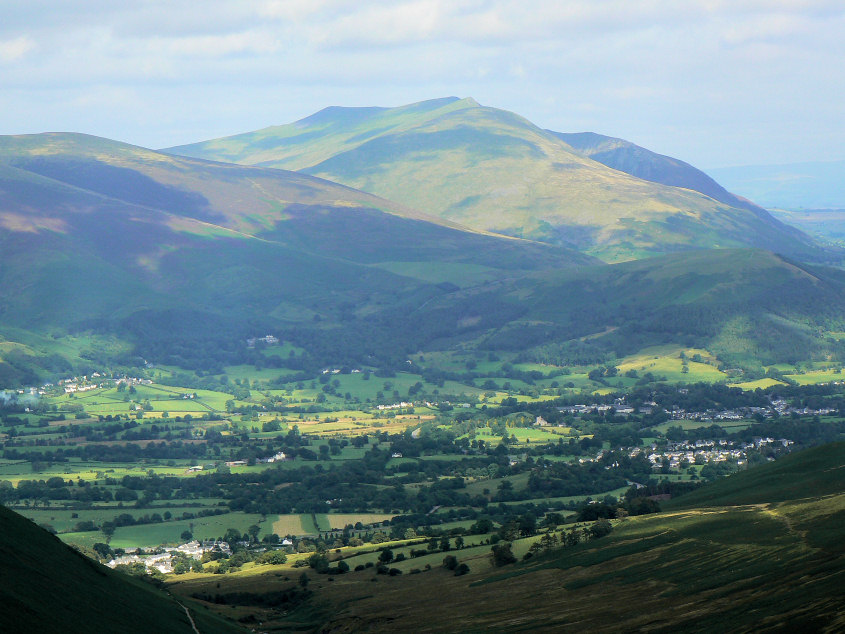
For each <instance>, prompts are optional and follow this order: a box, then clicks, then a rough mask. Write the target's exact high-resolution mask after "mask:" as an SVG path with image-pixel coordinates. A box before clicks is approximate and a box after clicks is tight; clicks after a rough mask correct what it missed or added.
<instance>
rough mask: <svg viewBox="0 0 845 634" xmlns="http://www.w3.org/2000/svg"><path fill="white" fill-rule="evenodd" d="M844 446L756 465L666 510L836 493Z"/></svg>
mask: <svg viewBox="0 0 845 634" xmlns="http://www.w3.org/2000/svg"><path fill="white" fill-rule="evenodd" d="M843 482H845V443H843V442H837V443H830V444H828V445H822V446H821V447H816V448H813V449H808V450H806V451H801V452H798V453H793V454H790V455H788V456H785V457H783V458H781V459H780V460H777V461H776V462H772V463H769V464H765V465H760V466H759V467H755V468H753V469H749V470H748V471H744V472H741V473H738V474H736V475H733V476H731V477H729V478H725V479H723V480H718V481H717V482H714V483H713V484H710V485H708V486H706V487H704V488H702V489H699V490H697V491H693V492H692V493H688V494H686V495H684V496H682V497H680V498H676V499H674V500H672V502H671V504H670V505H669V507H668V508H672V509H680V508H691V507H696V506H705V505H707V506H727V505H736V504H764V503H771V502H783V501H785V500H799V499H802V498H810V497H816V496H824V495H832V494H839V493H842V492H843Z"/></svg>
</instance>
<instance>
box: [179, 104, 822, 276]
mask: <svg viewBox="0 0 845 634" xmlns="http://www.w3.org/2000/svg"><path fill="white" fill-rule="evenodd" d="M170 151H173V152H177V153H182V154H186V155H190V156H200V157H205V158H214V159H219V160H228V161H235V162H239V163H243V164H253V165H268V166H273V167H283V168H286V169H298V170H302V171H305V172H308V173H311V174H315V175H319V176H322V177H324V178H328V179H330V180H333V181H336V182H341V183H344V184H347V185H350V186H353V187H357V188H359V189H363V190H365V191H369V192H372V193H376V194H378V195H380V196H384V197H386V198H389V199H391V200H395V201H398V202H400V203H402V204H405V205H408V206H411V207H415V208H417V209H423V210H426V211H427V212H429V213H436V214H437V215H439V216H441V217H444V218H449V219H451V220H455V221H457V222H460V223H462V224H465V225H467V226H470V227H474V228H482V229H488V230H493V231H497V232H501V233H507V234H510V235H520V236H525V237H530V238H534V239H540V240H545V241H550V242H556V243H562V244H569V245H576V246H578V247H579V248H581V249H587V250H589V251H590V252H592V253H594V254H597V255H599V256H600V257H602V258H603V259H605V260H611V261H613V260H620V259H630V258H632V257H641V256H642V255H644V254H649V253H651V254H653V253H660V252H669V251H675V250H679V249H686V248H689V247H713V246H719V247H725V246H741V245H753V246H759V247H763V248H769V249H777V250H784V251H796V250H797V251H802V252H804V251H808V250H812V249H811V247H810V246H809V245H810V241H809V239H808V238H806V236H803V234H801V233H800V232H798V231H795V230H794V229H792V228H789V227H786V226H785V225H783V224H781V223H780V222H778V221H776V220H774V219H773V218H771V217H770V216H769V215H768V214H767V213H766V212H764V211H762V210H760V209H757V208H754V210H751V209H748V208H743V209H738V208H736V207H732V206H729V205H727V204H724V203H719V202H717V201H715V200H713V199H712V198H709V197H708V196H704V195H702V194H699V193H698V192H696V191H691V190H689V189H682V188H679V187H671V186H666V185H662V184H659V183H656V182H649V181H647V180H643V179H640V178H636V177H633V176H630V175H629V174H626V173H624V172H621V171H618V170H616V169H611V168H609V167H607V166H605V165H603V164H601V163H599V162H597V161H593V160H591V159H590V158H587V157H585V156H583V155H582V154H580V153H578V152H577V151H575V150H573V148H572V147H571V146H569V145H568V144H567V143H565V142H563V141H562V140H561V139H560V138H558V137H557V136H555V135H554V134H552V133H549V132H547V131H544V130H541V129H539V128H537V127H536V126H534V125H533V124H531V123H530V122H528V121H526V120H525V119H523V118H521V117H518V116H516V115H514V114H512V113H509V112H505V111H502V110H497V109H494V108H486V107H482V106H479V105H478V104H477V103H476V102H475V101H473V100H472V99H463V100H435V101H431V102H422V103H419V104H412V105H410V106H403V107H400V108H390V109H379V108H372V109H369V108H368V109H350V108H331V109H326V110H324V111H321V112H320V113H317V114H316V115H314V116H312V117H309V118H307V119H303V120H302V121H298V122H296V123H293V124H289V125H286V126H276V127H272V128H267V129H264V130H259V131H257V132H253V133H247V134H242V135H237V136H234V137H228V138H225V139H217V140H214V141H208V142H205V143H198V144H194V145H189V146H181V147H178V148H172V149H171V150H170Z"/></svg>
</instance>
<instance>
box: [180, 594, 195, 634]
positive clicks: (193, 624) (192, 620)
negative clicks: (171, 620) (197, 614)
mask: <svg viewBox="0 0 845 634" xmlns="http://www.w3.org/2000/svg"><path fill="white" fill-rule="evenodd" d="M176 603H179V602H178V601H177V602H176ZM179 605H181V606H182V609H183V610H185V614H187V615H188V620H189V621H190V622H191V627H192V628H193V630H194V632H196V634H200V631H199V630H198V629H197V624H196V623H194V617H192V616H191V611H190V610H189V609H188V608H186V607H185V606H184V605H183V604H181V603H179Z"/></svg>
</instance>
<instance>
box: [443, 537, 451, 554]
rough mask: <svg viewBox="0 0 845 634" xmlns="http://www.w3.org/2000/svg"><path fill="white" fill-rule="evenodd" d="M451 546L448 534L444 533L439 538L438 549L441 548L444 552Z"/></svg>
mask: <svg viewBox="0 0 845 634" xmlns="http://www.w3.org/2000/svg"><path fill="white" fill-rule="evenodd" d="M451 547H452V546H451V545H450V544H449V536H448V535H444V536H443V537H441V538H440V550H442V551H443V552H446V551H447V550H449V549H450V548H451Z"/></svg>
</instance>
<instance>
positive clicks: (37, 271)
mask: <svg viewBox="0 0 845 634" xmlns="http://www.w3.org/2000/svg"><path fill="white" fill-rule="evenodd" d="M459 105H460V104H458V102H454V103H452V104H451V106H452V107H458V106H459ZM330 114H331V113H330ZM493 114H494V115H495V114H496V113H493ZM491 116H492V115H491ZM496 116H498V115H496ZM329 118H330V119H332V120H334V118H335V117H334V115H332V116H330V117H329ZM0 203H2V207H0V210H2V211H0V246H2V250H0V338H2V340H0V381H2V383H0V384H2V385H3V386H4V387H5V386H12V385H16V384H33V383H35V382H36V381H37V380H38V379H39V377H48V376H53V375H55V374H59V373H62V372H67V371H69V370H70V369H71V368H72V367H74V368H84V367H92V368H94V367H102V365H103V364H114V363H118V364H121V365H124V366H129V367H133V366H137V365H139V364H140V365H142V364H143V363H144V360H149V361H152V362H155V363H166V364H169V365H177V366H180V367H184V368H190V369H194V370H196V369H199V370H212V369H213V370H219V368H221V367H222V366H224V365H237V364H243V363H252V364H255V363H258V362H262V363H263V360H262V359H260V358H258V357H256V356H255V354H256V353H252V355H251V356H250V353H248V352H246V350H245V341H246V339H247V338H248V337H254V336H256V335H257V334H261V333H266V332H274V333H276V334H278V335H279V336H281V337H283V338H285V339H286V340H288V341H291V342H294V343H295V344H296V345H298V346H299V347H301V348H303V349H305V350H306V351H307V354H306V355H305V357H303V359H302V360H301V361H300V362H299V364H298V365H297V369H304V368H310V369H311V370H314V369H315V368H317V367H318V366H323V365H325V364H327V363H339V364H341V365H343V364H356V365H357V364H362V363H365V364H367V365H372V366H376V367H378V366H382V367H385V366H397V365H399V364H403V363H406V360H407V359H408V358H409V355H412V354H415V353H418V352H425V351H430V350H453V349H456V348H462V349H464V350H467V351H478V352H480V353H484V354H486V353H487V352H488V351H496V350H501V351H508V352H510V353H518V354H519V355H520V356H521V358H523V359H524V360H527V361H533V362H539V363H553V364H557V365H584V364H597V363H602V362H605V361H606V360H608V359H612V358H614V357H622V356H625V355H627V354H631V353H633V352H636V351H637V350H639V349H641V348H644V347H646V346H651V345H657V344H664V343H674V344H682V345H687V346H692V345H697V346H700V347H706V348H708V349H710V350H713V351H714V352H716V353H717V354H718V355H719V359H720V360H721V361H722V362H723V363H728V364H732V365H733V364H739V365H741V366H749V365H750V366H759V365H760V364H761V363H774V362H779V361H789V362H794V361H797V360H810V359H817V360H821V359H831V358H840V357H841V353H842V352H843V351H842V349H841V347H842V344H841V343H840V342H839V341H838V340H837V338H836V337H834V336H832V335H831V334H830V333H835V332H841V331H843V330H845V324H843V323H842V314H845V311H843V308H845V305H843V301H845V300H843V297H845V292H843V288H845V278H843V275H842V274H841V272H837V271H835V270H832V269H823V268H814V267H809V266H806V265H802V264H799V263H796V262H793V261H791V260H789V259H785V258H784V257H781V256H776V255H773V254H772V253H769V252H766V251H760V250H724V249H723V250H719V251H706V250H705V251H686V252H683V253H676V254H671V255H664V256H661V257H656V258H651V259H643V260H637V261H633V262H626V263H621V264H616V265H610V266H609V265H606V264H603V263H601V262H600V261H598V260H596V259H595V258H591V257H590V256H587V255H584V254H582V253H578V252H576V251H573V250H570V249H567V248H564V247H560V246H555V245H551V244H543V243H538V242H533V241H528V240H524V239H517V238H507V237H502V236H497V235H492V234H487V233H480V232H476V231H472V230H466V229H462V228H460V227H458V226H455V225H451V224H449V223H444V222H443V221H440V220H436V221H431V220H430V219H427V218H425V217H423V216H420V215H419V214H417V213H416V212H410V211H407V210H406V209H405V208H403V207H399V206H397V205H395V204H394V203H391V202H388V201H386V200H383V199H380V198H376V197H374V196H371V195H369V194H365V193H362V192H358V191H356V190H353V189H350V188H348V187H345V186H342V185H336V184H334V183H331V182H328V181H325V180H321V179H319V178H315V177H313V176H308V175H303V174H299V173H294V172H286V171H283V170H277V169H268V168H256V167H245V166H240V165H232V164H223V163H212V162H208V161H204V160H200V159H189V158H180V157H175V156H168V155H164V154H160V153H157V152H153V151H150V150H144V149H142V148H137V147H134V146H129V145H125V144H121V143H117V142H114V141H108V140H105V139H97V138H95V137H88V136H83V135H34V136H24V137H4V138H2V139H0ZM749 213H750V212H749ZM259 356H260V355H259ZM729 367H730V366H729ZM92 371H93V370H92Z"/></svg>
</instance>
